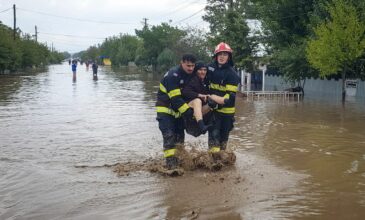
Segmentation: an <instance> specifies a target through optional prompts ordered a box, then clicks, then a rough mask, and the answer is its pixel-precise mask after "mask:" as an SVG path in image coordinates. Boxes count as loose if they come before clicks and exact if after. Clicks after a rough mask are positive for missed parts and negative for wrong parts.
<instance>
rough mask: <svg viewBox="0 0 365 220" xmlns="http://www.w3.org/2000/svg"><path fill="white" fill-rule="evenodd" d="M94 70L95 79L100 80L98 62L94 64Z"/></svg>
mask: <svg viewBox="0 0 365 220" xmlns="http://www.w3.org/2000/svg"><path fill="white" fill-rule="evenodd" d="M91 67H92V69H93V79H98V64H97V63H96V61H94V62H93V65H92V66H91Z"/></svg>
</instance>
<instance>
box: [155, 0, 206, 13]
mask: <svg viewBox="0 0 365 220" xmlns="http://www.w3.org/2000/svg"><path fill="white" fill-rule="evenodd" d="M197 2H200V0H197V1H192V2H185V3H183V4H181V5H180V6H178V7H176V8H175V9H174V10H172V11H170V12H168V13H166V14H164V15H162V16H160V17H166V16H167V15H170V14H172V13H175V12H177V11H180V10H181V9H183V8H184V7H185V5H192V4H195V3H197Z"/></svg>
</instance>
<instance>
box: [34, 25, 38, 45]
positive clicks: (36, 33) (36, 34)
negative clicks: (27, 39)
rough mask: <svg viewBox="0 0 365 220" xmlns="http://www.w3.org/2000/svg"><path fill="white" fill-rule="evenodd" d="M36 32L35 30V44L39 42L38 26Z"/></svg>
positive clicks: (35, 28)
mask: <svg viewBox="0 0 365 220" xmlns="http://www.w3.org/2000/svg"><path fill="white" fill-rule="evenodd" d="M34 30H35V34H34V37H35V42H38V31H37V25H36V26H35V27H34Z"/></svg>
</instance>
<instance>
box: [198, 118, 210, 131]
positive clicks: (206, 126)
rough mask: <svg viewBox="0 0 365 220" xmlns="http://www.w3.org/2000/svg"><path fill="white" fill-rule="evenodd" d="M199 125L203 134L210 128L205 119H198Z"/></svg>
mask: <svg viewBox="0 0 365 220" xmlns="http://www.w3.org/2000/svg"><path fill="white" fill-rule="evenodd" d="M198 125H199V128H200V131H201V133H202V134H205V133H206V132H207V131H208V129H209V128H210V126H209V125H205V124H204V121H203V120H202V119H201V120H199V121H198Z"/></svg>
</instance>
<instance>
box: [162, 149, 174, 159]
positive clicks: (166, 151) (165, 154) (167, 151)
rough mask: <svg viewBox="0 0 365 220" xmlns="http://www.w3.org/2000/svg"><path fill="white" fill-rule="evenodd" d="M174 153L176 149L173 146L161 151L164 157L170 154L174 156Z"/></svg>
mask: <svg viewBox="0 0 365 220" xmlns="http://www.w3.org/2000/svg"><path fill="white" fill-rule="evenodd" d="M175 154H176V149H175V148H173V149H168V150H165V151H164V152H163V157H164V158H166V157H172V156H175Z"/></svg>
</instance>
